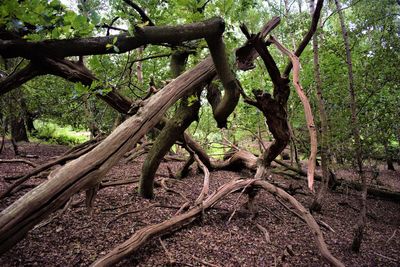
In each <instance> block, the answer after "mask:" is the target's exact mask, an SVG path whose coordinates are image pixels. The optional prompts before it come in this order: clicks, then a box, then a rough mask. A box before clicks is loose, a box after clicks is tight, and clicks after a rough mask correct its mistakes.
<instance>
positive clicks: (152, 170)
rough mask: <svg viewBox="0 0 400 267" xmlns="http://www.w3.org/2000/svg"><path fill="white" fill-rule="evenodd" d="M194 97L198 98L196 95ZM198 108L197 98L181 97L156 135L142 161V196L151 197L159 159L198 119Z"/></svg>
mask: <svg viewBox="0 0 400 267" xmlns="http://www.w3.org/2000/svg"><path fill="white" fill-rule="evenodd" d="M196 97H197V99H199V96H198V95H196ZM199 108H200V102H199V100H196V101H194V102H192V101H188V98H185V99H182V102H181V104H180V105H179V107H178V110H177V111H176V113H175V115H174V117H173V118H172V119H170V120H169V121H168V122H167V123H166V125H165V127H164V128H163V129H162V131H161V132H160V134H159V135H158V137H157V139H156V140H155V142H154V144H153V146H152V148H151V149H150V151H149V153H148V154H147V157H146V160H145V161H144V163H143V167H142V174H141V177H140V185H139V193H140V195H141V196H142V197H144V198H152V197H153V196H154V192H153V191H154V190H153V188H154V177H155V174H156V171H157V169H158V166H159V165H160V163H161V160H162V159H163V157H164V156H165V154H166V153H167V152H168V151H169V150H170V149H171V147H172V145H173V144H175V142H176V141H177V140H178V139H179V138H181V137H182V135H183V133H184V131H185V130H186V129H187V127H189V125H190V124H191V123H192V122H193V121H195V120H197V119H198V111H199Z"/></svg>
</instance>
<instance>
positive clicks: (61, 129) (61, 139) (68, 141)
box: [33, 120, 89, 146]
mask: <svg viewBox="0 0 400 267" xmlns="http://www.w3.org/2000/svg"><path fill="white" fill-rule="evenodd" d="M34 126H35V128H36V132H35V134H34V136H33V137H34V138H37V139H39V140H42V141H45V142H47V143H50V144H59V145H67V146H73V145H76V144H80V143H83V142H85V141H87V140H89V133H88V132H87V131H75V130H74V129H73V128H72V127H71V126H60V125H58V124H56V123H54V122H50V121H41V120H36V121H35V122H34Z"/></svg>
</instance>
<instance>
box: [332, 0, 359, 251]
mask: <svg viewBox="0 0 400 267" xmlns="http://www.w3.org/2000/svg"><path fill="white" fill-rule="evenodd" d="M335 4H336V10H337V12H338V14H339V20H340V26H341V28H342V36H343V41H344V45H345V49H346V63H347V69H348V79H349V81H348V82H349V85H348V86H349V94H350V110H351V124H352V132H353V138H354V145H355V155H354V156H355V159H356V163H357V171H358V174H359V177H360V179H361V183H362V191H361V199H360V214H359V218H358V221H357V224H356V226H355V234H354V239H353V243H352V245H351V249H352V250H353V251H355V252H359V251H360V246H361V242H362V238H363V234H364V227H365V224H366V213H367V180H366V177H365V175H364V173H363V163H362V150H361V139H360V129H359V124H358V119H357V104H356V94H355V90H354V77H353V64H352V60H351V51H350V43H349V37H348V33H347V29H346V25H345V22H344V16H343V12H342V9H341V5H340V3H339V1H338V0H335Z"/></svg>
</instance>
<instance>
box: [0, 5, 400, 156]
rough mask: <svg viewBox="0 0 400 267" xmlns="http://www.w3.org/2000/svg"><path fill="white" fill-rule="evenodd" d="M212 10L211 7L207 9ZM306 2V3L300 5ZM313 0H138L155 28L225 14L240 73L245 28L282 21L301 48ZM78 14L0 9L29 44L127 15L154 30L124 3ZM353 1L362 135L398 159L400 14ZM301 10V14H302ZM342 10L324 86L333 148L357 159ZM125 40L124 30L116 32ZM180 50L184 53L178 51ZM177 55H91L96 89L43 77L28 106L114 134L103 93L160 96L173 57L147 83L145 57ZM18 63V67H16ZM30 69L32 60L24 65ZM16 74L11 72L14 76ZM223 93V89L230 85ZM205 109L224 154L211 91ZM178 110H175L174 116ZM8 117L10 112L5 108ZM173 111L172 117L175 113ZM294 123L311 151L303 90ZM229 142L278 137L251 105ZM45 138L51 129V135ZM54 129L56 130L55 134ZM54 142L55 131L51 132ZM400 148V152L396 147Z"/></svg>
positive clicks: (327, 38) (29, 92) (305, 63)
mask: <svg viewBox="0 0 400 267" xmlns="http://www.w3.org/2000/svg"><path fill="white" fill-rule="evenodd" d="M206 2H207V4H206V5H205V3H206ZM299 2H303V5H300V6H299V5H298V3H299ZM306 2H308V1H292V4H291V5H290V7H289V10H286V9H285V5H284V1H277V0H274V1H262V0H238V1H233V0H215V1H206V0H173V1H159V0H137V1H135V3H137V4H138V5H139V6H141V7H143V8H144V9H145V11H146V13H147V14H148V15H149V17H150V18H151V19H152V21H153V22H154V23H155V24H156V25H158V26H160V25H177V24H183V23H190V22H196V21H201V20H204V19H208V18H211V17H213V16H222V17H223V19H224V20H225V22H226V25H225V32H224V41H225V43H226V46H227V52H228V56H229V61H230V64H231V66H234V61H235V56H234V49H235V48H237V47H238V46H240V45H241V44H243V43H244V42H245V38H244V36H243V34H242V33H241V31H240V30H239V24H240V23H242V22H244V23H246V25H247V26H248V28H249V29H250V31H251V32H253V33H255V32H257V31H258V30H259V29H260V28H261V27H262V26H263V25H264V23H265V22H267V21H268V20H269V19H270V18H271V17H272V16H277V15H278V16H280V17H281V23H280V25H279V26H278V27H277V28H276V29H274V31H273V32H272V33H273V35H274V36H275V37H276V38H277V39H279V40H280V41H281V42H282V43H283V44H284V45H285V46H286V47H288V48H289V49H291V50H293V49H294V47H295V46H296V45H297V44H298V43H299V42H300V41H301V39H302V37H303V36H304V34H305V32H306V31H307V30H308V27H309V24H310V14H309V11H308V4H306ZM76 3H78V4H77V5H75V7H76V8H74V11H73V10H70V9H69V8H68V7H66V6H64V5H63V4H61V3H60V1H59V0H53V1H47V0H31V1H18V0H3V1H2V3H1V4H0V27H4V28H5V29H7V30H9V31H13V32H15V33H18V34H21V35H22V36H25V38H26V39H29V40H44V39H49V38H53V39H61V38H72V37H80V36H105V34H106V29H104V28H101V27H97V28H96V27H95V25H97V26H101V25H103V24H104V23H105V24H110V23H111V21H113V19H114V18H116V17H119V19H117V20H116V21H115V22H114V24H113V26H115V27H119V28H123V29H128V30H129V33H127V34H131V35H132V34H133V32H134V27H135V26H136V27H145V26H146V23H143V22H142V19H141V18H140V16H139V15H138V14H137V12H135V11H133V10H132V9H131V8H130V7H128V6H127V5H126V4H125V3H124V2H123V1H121V0H105V1H100V0H87V1H76V2H71V4H76ZM346 3H347V4H351V6H350V7H349V8H346V9H345V10H344V12H345V17H346V23H347V25H348V28H349V38H350V42H351V44H350V45H351V48H352V56H353V70H354V78H355V87H356V94H357V106H358V118H359V121H360V123H361V127H360V128H361V129H360V130H361V136H362V140H363V149H364V155H365V156H371V155H372V154H382V155H383V154H384V153H385V152H384V147H383V144H384V143H385V142H387V143H388V144H389V152H390V153H391V154H395V153H396V151H398V146H399V145H398V138H399V137H398V136H399V132H400V125H399V123H398V120H396V119H395V118H398V117H400V110H399V107H400V94H399V93H398V92H399V89H400V88H399V84H400V78H399V77H400V76H399V75H398V70H397V69H398V67H397V66H398V62H399V61H400V52H399V51H400V38H399V33H398V32H399V31H398V29H399V17H398V14H399V12H400V11H399V9H400V6H399V5H397V3H396V2H395V1H393V0H383V1H380V2H379V5H377V4H376V3H374V2H373V1H365V0H363V1H347V2H346ZM300 9H301V12H300ZM334 9H335V8H334V7H333V6H332V5H329V4H326V5H325V7H324V9H323V14H322V16H321V17H322V18H323V19H326V18H327V20H326V21H325V23H324V26H323V28H319V30H318V32H319V45H320V66H321V76H322V82H323V88H322V89H323V96H324V99H325V105H326V109H327V113H328V117H329V129H330V136H329V142H330V145H331V148H332V151H331V152H332V154H334V155H335V156H337V157H343V158H344V157H346V156H347V157H348V155H351V154H352V153H350V152H351V150H352V149H353V140H352V139H351V138H350V137H351V132H350V130H351V127H349V125H350V123H351V122H350V121H351V120H350V111H349V97H348V89H347V69H346V62H345V51H344V46H343V40H342V37H341V33H340V25H339V21H338V18H337V14H335V13H334V14H333V15H332V16H329V14H332V12H334ZM110 33H111V34H118V33H119V32H118V31H111V32H110ZM117 41H118V37H114V38H112V39H111V41H110V43H108V44H107V45H106V47H107V48H108V49H109V50H110V51H113V52H117V53H118V52H119V47H118V46H117V45H116V44H117ZM184 45H185V46H190V47H193V50H194V51H196V54H194V55H190V57H189V59H188V62H187V68H191V67H193V66H194V65H195V64H197V63H198V62H200V60H201V59H203V58H204V57H206V56H207V55H208V54H209V51H208V48H207V46H206V42H205V41H204V40H198V41H193V42H187V43H185V44H184ZM173 49H182V48H180V47H173ZM268 49H269V51H270V52H271V54H272V56H273V57H274V59H275V61H276V63H277V65H278V67H279V69H280V70H282V69H283V68H284V67H285V65H286V63H287V57H285V56H282V55H281V53H280V52H279V51H278V50H277V49H276V48H275V47H273V46H269V47H268ZM169 53H171V47H168V46H155V45H149V46H146V47H145V48H144V50H143V51H140V50H135V51H131V52H130V53H124V54H112V55H95V56H87V57H85V58H84V63H85V65H86V66H87V67H88V68H89V69H90V71H91V72H92V73H93V74H94V75H95V76H96V78H97V79H98V80H97V81H95V82H94V83H93V84H92V85H91V86H84V85H82V84H79V83H76V84H72V83H69V82H66V81H64V80H62V79H60V78H55V77H53V76H46V77H39V78H35V79H34V80H32V81H30V82H28V83H26V84H25V85H24V86H23V90H22V91H23V95H24V97H25V98H26V100H27V101H26V102H27V105H28V109H29V110H31V111H38V112H39V113H40V119H42V120H43V121H57V124H59V125H61V126H65V125H73V127H74V128H83V129H87V128H89V125H90V124H91V123H93V122H95V123H96V124H97V126H98V127H99V128H100V129H101V130H103V131H106V132H109V131H111V129H112V125H113V123H114V121H115V118H116V112H114V111H113V110H112V109H111V108H107V106H106V105H105V104H104V103H103V102H101V101H99V100H97V99H96V98H95V97H94V95H95V94H96V93H97V94H101V95H105V94H107V93H108V92H110V91H111V88H115V89H116V90H118V91H119V92H120V93H121V94H123V95H124V96H126V97H128V98H131V99H133V100H136V99H140V98H143V97H144V96H145V95H146V94H147V92H148V88H149V83H150V80H151V79H153V80H154V83H155V86H156V88H157V89H161V88H162V87H163V86H164V84H165V83H166V80H168V79H170V78H171V77H170V69H169V57H168V56H164V57H156V58H154V59H151V60H144V61H141V65H140V66H141V69H142V74H143V78H142V80H140V79H139V78H138V64H139V63H138V62H139V61H140V59H143V58H146V57H152V56H158V55H167V54H169ZM312 60H313V52H312V49H311V48H310V46H308V47H307V48H306V49H305V51H304V52H303V54H302V56H301V58H300V61H301V64H302V69H301V73H300V76H301V84H302V85H303V88H304V89H305V91H306V94H307V96H308V97H309V99H310V101H311V105H312V108H313V110H314V116H315V121H316V123H317V125H318V123H319V120H318V116H317V112H316V108H315V106H316V104H315V103H316V102H315V101H316V99H315V94H314V91H315V90H314V89H315V82H314V81H313V63H312ZM13 63H15V64H13V66H15V65H17V62H13ZM25 65H26V62H22V64H21V65H20V67H23V66H25ZM255 65H256V68H255V69H253V70H251V71H246V72H241V71H236V70H235V71H236V75H237V77H238V78H239V80H240V82H241V84H242V86H243V89H244V90H245V92H246V93H247V94H248V95H250V96H252V93H251V91H252V90H253V89H262V90H264V91H265V92H269V93H272V90H273V88H272V86H273V85H272V83H271V80H270V78H269V75H268V72H267V70H266V69H265V66H264V63H263V62H262V60H260V59H258V60H256V62H255ZM8 71H9V72H10V70H8ZM220 88H221V90H222V91H223V89H222V86H220ZM197 100H198V99H197V97H196V96H190V97H188V99H187V102H188V104H189V105H191V104H193V103H194V101H197ZM200 102H201V104H202V106H201V111H200V121H199V122H198V123H197V124H193V125H192V126H191V127H190V132H191V133H192V134H193V135H194V136H195V137H196V138H197V139H198V140H200V142H201V143H202V144H203V145H204V146H205V147H208V148H209V149H210V151H211V152H215V153H217V154H218V153H220V152H221V151H222V148H221V146H220V145H219V144H220V143H222V141H223V140H222V137H221V133H220V132H219V130H218V129H217V128H216V125H215V121H214V119H213V116H212V110H211V108H210V106H209V104H208V102H207V100H206V96H205V93H203V94H202V95H201V96H200ZM171 110H173V109H171ZM2 112H3V113H4V114H6V113H5V112H4V111H2ZM171 114H172V112H171ZM288 116H289V119H290V124H291V126H292V128H293V131H294V134H295V136H296V140H297V141H298V143H299V144H298V147H299V148H300V150H301V152H303V153H307V149H308V145H309V144H308V142H309V141H308V132H307V130H306V127H305V126H306V124H305V119H304V112H303V107H302V105H301V102H300V100H299V98H298V97H297V95H296V93H295V91H294V90H293V89H292V90H291V96H290V99H289V102H288ZM228 126H229V127H230V129H232V130H231V131H230V132H229V134H228V135H229V138H230V140H235V141H236V142H237V143H239V144H240V146H247V147H248V148H249V149H254V145H253V148H252V146H251V144H254V143H256V142H257V141H256V139H255V138H254V135H255V134H260V135H261V137H262V138H263V139H264V140H270V139H271V136H270V135H269V134H268V129H267V128H266V126H265V123H264V117H263V115H262V114H261V113H260V112H259V111H257V110H256V109H255V108H254V107H251V106H249V105H247V104H244V103H243V101H242V100H241V101H240V103H239V105H238V107H237V108H236V110H235V114H234V115H233V116H231V118H230V121H229V123H228ZM43 131H45V130H43ZM46 131H48V132H51V129H47V130H46ZM46 135H47V136H49V135H50V134H49V133H47V134H46ZM396 149H397V150H396Z"/></svg>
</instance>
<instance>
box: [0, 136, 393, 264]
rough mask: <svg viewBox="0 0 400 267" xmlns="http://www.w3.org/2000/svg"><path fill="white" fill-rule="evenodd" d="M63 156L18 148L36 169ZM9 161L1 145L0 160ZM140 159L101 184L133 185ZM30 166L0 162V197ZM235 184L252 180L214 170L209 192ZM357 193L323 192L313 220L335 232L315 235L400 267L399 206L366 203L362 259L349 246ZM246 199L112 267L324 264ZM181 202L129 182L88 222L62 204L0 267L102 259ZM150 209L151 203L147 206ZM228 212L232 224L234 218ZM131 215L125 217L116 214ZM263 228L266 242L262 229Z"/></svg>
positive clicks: (387, 181) (275, 210)
mask: <svg viewBox="0 0 400 267" xmlns="http://www.w3.org/2000/svg"><path fill="white" fill-rule="evenodd" d="M66 150H67V147H63V146H56V145H42V144H34V143H24V144H21V145H20V151H21V152H22V153H26V154H32V155H37V156H38V158H36V159H29V160H31V161H33V162H35V163H38V164H40V163H44V162H46V161H48V160H49V159H51V158H53V157H56V156H58V155H60V154H62V153H63V152H65V151H66ZM7 158H15V157H14V154H13V152H12V150H11V148H10V144H6V149H5V151H3V153H2V154H0V159H7ZM143 160H144V158H143V156H142V157H140V158H138V159H136V160H135V161H133V162H130V163H124V162H123V161H122V160H121V162H120V163H119V164H117V166H115V167H114V168H112V170H111V171H110V172H109V173H108V174H107V176H106V177H105V179H106V180H110V181H112V180H121V179H127V178H132V179H137V178H138V177H139V174H140V170H141V165H142V163H143ZM182 164H183V162H179V161H168V162H163V163H162V164H161V167H160V169H159V170H158V172H157V173H158V174H159V175H158V176H157V178H160V179H161V178H165V177H168V175H169V172H168V169H167V166H169V168H170V169H171V170H172V172H173V173H176V172H177V171H178V170H179V169H180V167H181V166H182ZM396 167H397V171H388V170H386V169H383V167H382V168H381V170H380V176H379V180H380V181H381V182H382V183H383V184H384V185H385V186H387V187H390V188H392V189H393V190H396V191H400V172H399V171H398V170H399V166H396ZM30 168H32V167H29V166H28V165H25V164H21V163H17V164H0V192H1V191H2V190H4V188H5V186H6V183H5V181H4V179H3V178H4V177H9V176H14V175H18V174H23V173H26V172H28V171H29V169H30ZM339 176H340V177H341V178H345V179H354V177H355V175H354V174H353V173H351V172H350V171H347V170H340V171H339ZM240 178H252V174H251V173H249V172H242V173H235V172H229V171H217V172H212V173H211V177H210V180H211V181H210V187H211V188H210V192H213V191H214V190H216V189H217V188H218V187H220V186H221V185H223V184H225V183H227V182H229V181H231V180H234V179H240ZM44 179H46V178H34V179H31V180H29V182H27V184H28V185H36V184H39V183H40V182H43V180H44ZM273 179H274V180H275V181H276V182H278V183H280V184H283V185H286V186H289V185H293V186H298V185H301V186H302V187H303V189H302V190H299V191H300V193H301V194H296V195H295V197H296V199H298V200H299V201H300V202H301V203H302V204H303V205H304V206H306V207H308V206H309V205H310V204H311V201H312V195H311V194H310V193H309V192H308V191H307V186H306V184H305V182H304V181H299V180H293V179H287V178H284V177H280V176H275V177H273ZM166 183H167V185H168V187H171V188H173V189H174V190H175V191H179V192H182V193H183V194H184V195H185V196H186V197H187V198H189V199H191V200H194V199H196V197H197V195H198V194H199V192H200V190H201V188H202V184H203V175H202V174H201V173H197V172H196V171H195V170H192V171H191V173H190V175H189V177H187V178H185V179H183V180H179V181H173V180H172V179H171V180H170V179H167V180H166ZM28 190H30V189H29V188H26V189H24V190H22V191H20V192H18V193H17V194H15V195H13V196H11V197H9V198H6V199H4V200H1V202H0V210H3V209H4V208H6V207H7V205H9V204H10V203H12V202H13V201H15V200H16V199H17V198H18V197H20V196H21V195H23V194H24V193H26V192H27V191H28ZM358 196H359V193H358V192H356V191H353V190H351V189H348V188H341V189H339V190H337V191H335V192H330V193H328V195H327V197H326V201H325V204H324V207H323V212H322V214H316V215H314V217H315V218H316V219H319V220H322V221H324V222H325V223H327V224H329V225H330V226H331V227H332V228H333V229H334V231H335V232H334V233H333V232H330V231H327V230H326V229H323V228H322V230H323V234H324V237H325V241H326V243H327V244H328V247H329V249H330V250H331V252H332V254H333V255H334V256H335V257H337V258H338V259H340V260H341V261H342V262H343V263H344V264H345V265H346V266H400V203H395V202H391V201H384V200H379V199H374V198H369V199H368V220H367V230H366V234H365V235H364V240H363V243H362V246H361V253H359V254H356V253H352V252H351V251H350V249H349V247H350V245H351V241H352V236H353V230H352V229H353V226H354V225H355V222H356V219H357V216H358V211H357V207H358ZM79 199H84V193H81V194H79V195H76V196H75V197H74V202H78V200H79ZM246 199H247V197H246V196H245V195H241V194H231V195H229V196H228V197H226V198H225V199H223V200H222V202H220V203H219V204H217V205H216V206H215V207H214V208H213V209H211V210H208V211H206V212H205V214H204V215H203V217H202V218H201V219H198V220H196V221H195V222H194V223H192V224H190V225H189V226H186V227H184V228H183V229H181V230H179V231H177V232H175V233H172V234H169V235H167V236H163V237H161V240H162V242H163V243H164V245H165V248H166V250H165V249H164V248H163V246H162V245H161V243H160V239H159V238H155V239H153V240H152V241H150V242H149V243H147V244H146V245H144V246H143V247H142V248H140V249H139V250H138V251H137V252H136V253H134V254H133V255H132V256H131V257H129V258H127V259H126V260H124V261H122V262H121V263H119V265H118V266H166V265H171V262H175V265H176V266H324V265H325V263H324V262H323V260H322V257H321V256H320V255H319V252H318V250H317V248H316V245H315V243H314V240H313V237H312V235H311V233H310V231H309V229H308V227H307V225H306V224H305V223H303V222H302V221H301V220H300V219H298V218H297V217H295V216H294V215H293V213H291V212H289V211H288V210H287V209H286V208H284V207H283V206H282V205H281V204H280V203H279V202H277V201H276V199H275V198H274V197H273V196H272V195H270V194H268V193H266V192H265V191H260V192H259V193H258V195H257V198H256V204H257V216H255V218H251V214H250V213H249V212H248V211H247V210H246V209H245V208H244V203H245V202H246ZM184 202H185V200H183V199H182V197H181V196H179V195H178V194H176V193H173V192H166V191H165V189H164V188H163V187H157V188H156V190H155V198H154V199H153V200H144V199H142V198H140V197H139V196H138V194H137V184H135V183H134V184H129V185H123V186H114V187H108V188H104V189H102V190H100V191H99V193H98V196H97V198H96V201H95V204H94V205H95V207H94V210H93V214H92V215H91V216H90V215H89V214H88V212H87V209H86V207H85V206H84V204H83V202H82V203H81V204H80V205H77V206H74V207H70V208H69V209H67V210H66V211H65V212H64V213H63V214H62V215H61V216H59V217H57V218H54V219H53V220H52V221H51V222H50V223H49V224H47V225H44V226H42V227H37V228H36V229H33V230H31V231H30V232H29V234H28V235H27V236H26V238H25V239H23V240H22V241H21V242H19V243H18V244H17V245H15V246H14V248H12V249H11V250H10V251H8V252H7V253H5V254H4V255H2V257H1V258H0V266H88V265H90V264H91V263H92V262H93V261H94V260H96V259H98V258H99V257H101V256H104V255H105V254H106V253H107V252H108V251H109V250H110V249H112V248H113V247H114V246H116V245H117V244H119V243H121V242H123V241H124V240H126V239H127V238H129V237H130V236H131V235H132V234H133V233H134V232H135V231H137V230H139V229H141V228H142V227H144V226H146V225H149V224H154V223H158V222H162V221H164V220H166V219H168V218H170V217H171V216H173V215H174V213H176V211H177V209H178V208H179V207H180V206H181V205H182V204H183V203H184ZM152 204H159V205H154V206H151V205H152ZM235 210H236V212H235V213H234V215H233V217H232V218H231V220H229V218H230V217H231V215H232V213H233V212H234V211H235ZM127 211H133V212H132V213H129V214H125V215H121V216H120V217H117V216H118V215H120V214H122V213H124V212H127ZM259 226H262V227H261V228H264V229H266V230H267V231H268V233H269V235H270V242H267V240H266V238H265V235H264V233H263V232H262V231H261V230H260V227H259Z"/></svg>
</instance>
